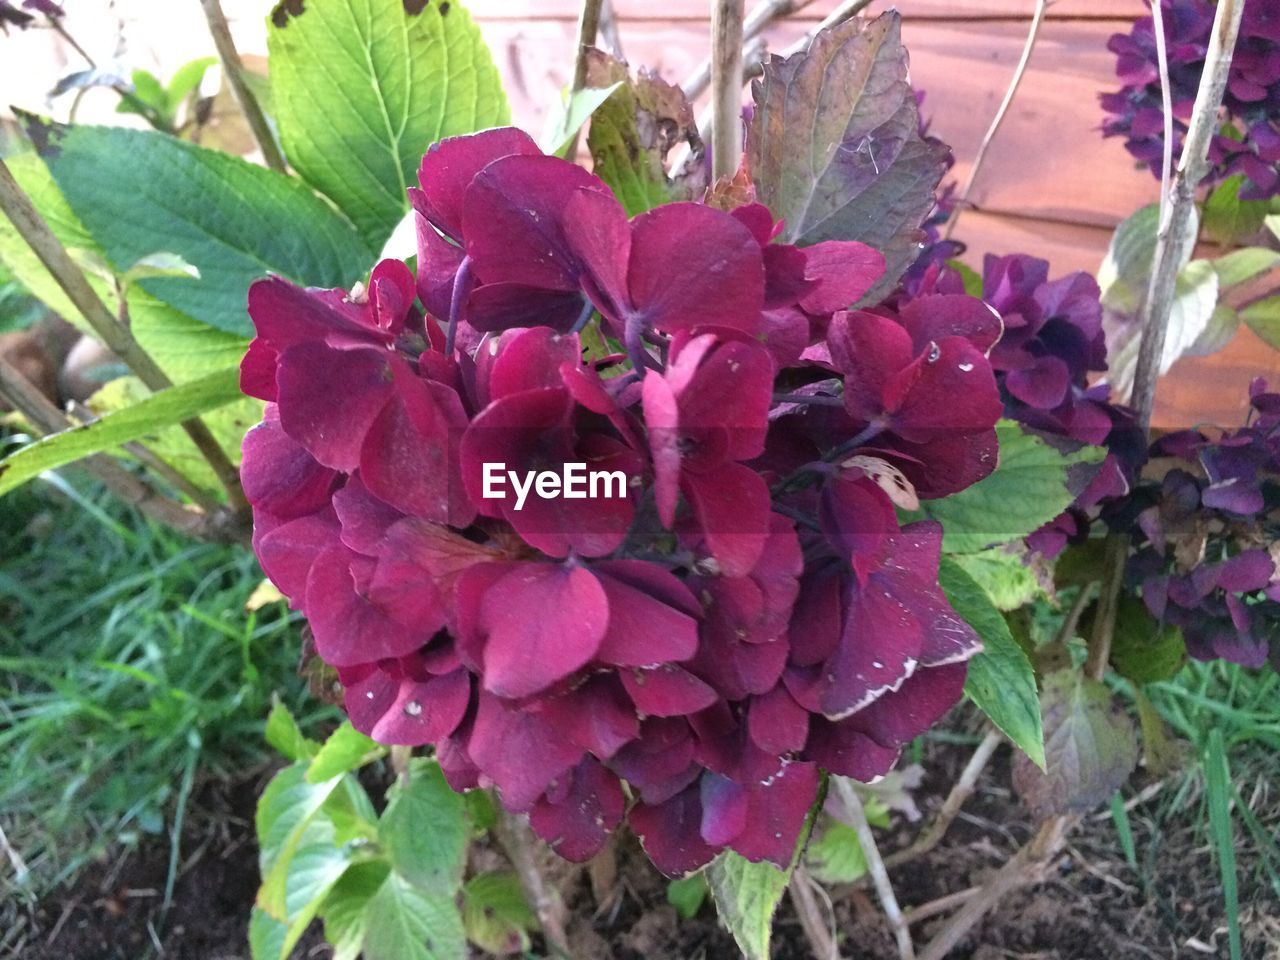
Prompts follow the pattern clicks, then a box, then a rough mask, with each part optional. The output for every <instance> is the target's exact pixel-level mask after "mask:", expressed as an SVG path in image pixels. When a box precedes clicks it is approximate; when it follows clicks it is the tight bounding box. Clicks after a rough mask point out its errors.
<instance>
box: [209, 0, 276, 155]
mask: <svg viewBox="0 0 1280 960" xmlns="http://www.w3.org/2000/svg"><path fill="white" fill-rule="evenodd" d="M200 6H202V7H204V17H205V19H206V20H207V21H208V22H209V33H210V34H212V36H213V45H214V46H215V47H217V48H218V58H219V59H220V60H221V61H222V72H223V73H224V74H225V75H226V78H227V83H228V84H230V85H231V93H232V94H233V95H234V96H235V98H236V103H238V104H239V105H240V112H241V113H243V114H244V118H245V119H246V120H247V121H249V131H250V132H251V133H252V134H253V139H254V140H256V141H257V143H258V149H259V150H261V151H262V159H263V161H264V162H265V163H266V165H267V166H268V167H270V168H271V169H272V170H275V171H277V172H278V173H284V172H286V165H285V162H284V154H282V153H281V152H280V146H279V144H277V143H276V137H275V134H274V133H272V132H271V124H269V123H268V122H267V116H266V114H265V113H263V112H262V105H261V104H260V103H258V98H257V97H255V96H254V95H253V91H252V90H250V89H249V85H248V84H247V83H246V82H245V79H244V61H242V60H241V59H240V53H239V51H237V50H236V43H235V40H233V39H232V38H231V28H230V27H229V26H228V25H227V18H226V15H225V14H223V12H222V5H221V3H220V2H219V0H200Z"/></svg>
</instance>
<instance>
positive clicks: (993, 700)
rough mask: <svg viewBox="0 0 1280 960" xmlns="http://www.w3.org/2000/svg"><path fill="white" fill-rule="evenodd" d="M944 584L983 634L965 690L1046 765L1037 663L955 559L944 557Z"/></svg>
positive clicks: (940, 580)
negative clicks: (1035, 664) (1032, 663)
mask: <svg viewBox="0 0 1280 960" xmlns="http://www.w3.org/2000/svg"><path fill="white" fill-rule="evenodd" d="M938 583H939V584H940V585H941V586H942V591H943V593H945V594H946V595H947V599H948V600H949V601H951V606H952V607H954V608H955V611H956V613H958V614H960V616H961V617H963V618H964V620H965V622H966V623H968V624H969V626H971V627H973V629H974V630H976V631H977V632H978V636H979V637H981V638H982V652H981V653H979V654H977V655H976V656H974V657H973V658H972V659H971V660H970V661H969V675H968V677H967V678H966V679H965V684H964V690H965V693H967V694H968V695H969V699H970V700H972V701H973V702H974V703H976V704H977V705H978V707H979V709H981V710H982V712H983V713H985V714H986V715H987V716H988V717H990V718H991V722H992V723H994V724H995V725H996V726H997V727H999V728H1000V729H1001V730H1003V731H1004V733H1005V735H1006V736H1007V737H1008V738H1009V739H1010V740H1012V741H1013V742H1014V743H1015V744H1017V745H1018V746H1019V747H1021V748H1022V750H1023V752H1025V753H1026V755H1027V756H1028V757H1030V758H1031V759H1032V761H1033V762H1034V763H1035V764H1036V766H1038V767H1041V768H1043V767H1044V764H1045V758H1044V732H1043V730H1042V729H1041V722H1040V696H1039V694H1038V692H1037V691H1036V673H1035V670H1034V669H1033V668H1032V666H1031V661H1030V660H1028V659H1027V655H1026V654H1025V653H1024V652H1023V650H1022V647H1020V646H1019V645H1018V641H1017V640H1015V639H1014V638H1013V634H1012V633H1011V632H1010V630H1009V624H1008V623H1007V622H1005V619H1004V616H1003V615H1002V614H1001V613H1000V611H999V610H998V609H997V608H996V605H995V604H994V603H993V602H992V601H991V598H990V597H989V596H988V595H987V593H986V592H985V591H984V590H983V589H982V587H981V586H979V584H978V582H977V581H976V580H974V579H973V577H971V576H969V574H968V573H966V572H965V570H964V569H963V568H962V567H961V566H960V565H959V564H957V563H956V562H955V561H954V560H952V559H951V558H950V557H943V558H942V565H941V567H940V568H939V570H938Z"/></svg>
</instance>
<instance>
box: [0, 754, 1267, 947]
mask: <svg viewBox="0 0 1280 960" xmlns="http://www.w3.org/2000/svg"><path fill="white" fill-rule="evenodd" d="M965 759H966V753H965V751H964V750H963V749H961V748H957V747H949V746H938V747H936V748H934V749H932V750H931V755H930V756H928V757H927V758H926V760H925V768H926V769H927V770H930V771H931V773H930V775H929V777H928V778H927V779H926V780H925V783H924V784H923V785H922V787H921V788H920V790H919V791H918V792H917V796H916V800H917V803H918V804H919V805H920V807H921V809H922V810H923V811H924V813H925V816H926V820H927V818H928V817H929V816H930V814H931V813H932V811H933V810H935V809H936V808H937V807H938V806H939V805H940V804H941V798H942V796H943V795H944V794H945V791H946V789H947V786H948V784H949V783H950V782H951V778H952V777H953V776H954V774H955V773H956V772H957V771H958V769H959V768H960V766H961V765H962V764H963V763H964V761H965ZM1008 784H1009V771H1008V763H1007V759H1006V758H1005V757H1004V756H1003V755H997V762H995V763H994V764H993V765H992V767H991V768H990V769H989V770H988V771H987V773H986V774H985V775H984V776H983V778H982V780H981V781H980V783H979V788H978V791H977V793H976V794H975V795H974V796H973V797H972V798H971V799H970V801H969V802H968V804H966V806H965V810H964V813H963V814H962V816H961V818H960V819H958V820H957V821H956V823H955V824H954V825H953V826H952V829H951V832H950V833H949V834H948V836H947V838H946V839H945V840H944V841H943V843H942V845H941V846H939V847H938V848H937V849H935V850H934V851H932V852H931V853H930V854H928V855H926V856H924V857H921V858H919V859H917V860H915V861H912V862H909V863H906V864H904V865H903V866H902V867H900V868H898V869H897V870H895V871H894V872H893V874H892V877H893V880H894V883H895V888H896V890H897V893H898V896H899V898H900V900H901V901H902V903H903V906H904V908H909V907H910V906H913V905H919V904H923V903H926V902H929V901H931V900H933V899H935V898H937V897H941V896H944V895H947V894H951V893H955V892H957V891H961V890H964V889H966V888H968V887H971V886H974V885H976V884H980V883H982V882H983V880H984V879H985V878H986V877H987V876H989V875H990V874H991V873H992V872H993V871H994V870H995V869H996V868H997V867H998V866H999V865H1000V864H1001V863H1002V862H1003V861H1004V859H1005V858H1006V856H1007V855H1008V853H1009V852H1010V851H1012V850H1013V849H1015V848H1016V847H1017V846H1018V845H1020V844H1021V843H1022V842H1023V841H1024V840H1025V839H1026V838H1027V837H1028V836H1029V835H1030V833H1031V829H1032V825H1031V823H1030V822H1029V818H1028V816H1027V814H1026V813H1025V811H1023V810H1022V808H1021V807H1020V805H1019V804H1018V801H1017V800H1016V798H1014V797H1013V796H1012V795H1011V793H1010V791H1009V788H1008ZM260 787H261V781H260V780H257V779H255V780H254V781H250V782H246V783H244V784H240V785H238V786H236V787H231V788H228V787H226V786H225V785H221V786H214V787H212V788H207V789H206V790H205V791H204V794H203V797H202V805H203V806H204V807H205V808H207V809H206V811H205V815H204V816H202V817H198V818H196V819H197V820H201V821H203V823H204V827H203V828H202V829H199V830H198V832H193V833H192V834H191V835H190V836H189V837H188V838H187V840H186V843H185V844H184V847H183V850H182V855H183V861H182V862H183V867H182V869H181V872H180V875H179V877H178V880H177V882H176V884H175V887H174V893H173V902H172V905H171V907H170V908H169V910H168V911H165V910H163V909H162V903H163V891H164V884H165V877H166V875H167V870H168V856H169V851H168V847H167V845H156V846H154V847H149V848H144V849H142V850H140V851H138V852H137V853H135V854H132V855H130V856H128V857H126V858H123V859H119V860H117V861H115V862H114V863H112V864H111V865H110V866H109V868H104V869H102V870H101V871H98V872H97V873H96V875H95V874H94V873H93V872H92V871H91V872H90V873H88V874H86V875H84V876H82V878H81V879H80V880H79V882H78V883H77V884H76V885H75V886H73V887H72V888H70V889H68V890H65V891H62V892H60V893H59V894H58V895H56V896H51V897H49V898H47V899H46V900H45V901H43V902H41V903H39V904H36V905H34V906H27V907H19V906H16V905H14V904H12V903H11V904H10V905H9V907H8V909H7V910H6V911H5V913H7V914H8V916H6V917H5V918H4V922H5V923H6V924H9V923H12V924H16V925H18V926H19V927H20V929H19V931H18V936H16V937H14V936H10V938H9V942H11V943H15V944H17V943H20V944H22V945H21V946H19V947H16V952H12V951H13V950H14V949H15V948H14V947H11V948H9V949H10V951H11V953H10V955H11V956H13V957H14V958H20V960H148V958H163V960H247V958H248V947H247V944H246V933H245V930H246V924H247V920H248V914H249V908H250V906H251V904H252V902H253V897H254V893H255V891H256V887H257V879H258V878H257V864H256V850H255V848H254V845H253V835H252V811H253V804H254V798H255V797H256V795H257V791H258V790H259V789H260ZM1160 802H1161V794H1160V791H1156V792H1154V793H1152V794H1151V796H1150V797H1149V798H1148V799H1147V800H1146V801H1145V803H1142V804H1138V805H1135V806H1134V808H1133V809H1132V810H1131V812H1130V817H1131V822H1132V825H1133V831H1134V838H1135V845H1136V849H1137V850H1138V852H1139V857H1140V858H1147V862H1148V868H1147V869H1148V875H1149V877H1150V883H1149V884H1148V885H1147V887H1146V889H1144V888H1143V885H1142V880H1141V878H1140V877H1139V875H1138V874H1137V873H1136V872H1135V871H1134V870H1132V869H1131V868H1130V867H1129V865H1128V864H1127V863H1126V862H1125V859H1124V857H1123V855H1122V854H1121V852H1120V849H1119V846H1118V844H1117V842H1116V833H1115V828H1114V826H1113V824H1112V821H1111V819H1110V817H1109V815H1108V816H1104V817H1091V818H1087V819H1086V820H1085V821H1084V823H1082V824H1081V825H1080V826H1079V827H1077V828H1076V830H1075V831H1074V832H1073V833H1072V834H1071V836H1070V838H1069V841H1068V844H1067V847H1066V849H1065V850H1064V852H1063V853H1062V854H1061V856H1060V857H1059V859H1058V860H1057V861H1056V862H1055V864H1054V866H1053V868H1052V870H1051V872H1050V876H1049V877H1048V879H1047V880H1046V881H1045V882H1044V883H1043V884H1041V885H1039V886H1037V887H1034V888H1029V889H1023V890H1020V891H1017V892H1015V893H1013V894H1011V895H1010V896H1009V897H1007V898H1006V899H1005V901H1004V902H1003V903H1002V904H1001V905H1000V907H999V908H998V909H997V910H996V911H995V912H993V913H991V914H990V915H989V916H988V917H987V918H986V919H985V920H984V921H983V922H982V923H981V924H980V925H979V926H978V927H977V928H976V929H975V930H974V932H973V933H971V934H970V935H969V937H967V938H966V939H965V940H964V941H963V942H962V944H961V945H960V947H959V948H957V950H956V951H955V952H954V953H953V954H952V956H954V957H956V958H957V960H1129V958H1134V960H1141V958H1159V960H1167V958H1203V957H1226V956H1228V952H1227V935H1226V925H1225V922H1224V919H1223V906H1222V891H1221V887H1220V885H1219V882H1218V875H1217V867H1216V865H1215V864H1214V863H1213V860H1212V855H1211V853H1210V851H1209V849H1208V847H1207V846H1206V845H1205V844H1204V842H1203V840H1202V836H1203V834H1202V832H1199V831H1198V830H1197V829H1196V827H1195V822H1194V820H1193V819H1192V817H1191V816H1190V815H1188V816H1183V817H1178V816H1176V815H1175V816H1174V817H1173V818H1172V819H1169V820H1166V821H1165V822H1164V824H1163V825H1162V826H1161V827H1160V828H1159V832H1158V836H1159V838H1160V842H1159V843H1158V844H1157V845H1155V846H1154V848H1153V844H1152V838H1153V836H1157V834H1156V833H1155V832H1154V830H1155V824H1154V822H1153V820H1152V818H1151V817H1150V816H1149V815H1148V808H1151V809H1154V808H1155V807H1156V806H1157V805H1158V804H1159V803H1160ZM1193 806H1194V804H1193V803H1192V802H1191V801H1188V803H1187V808H1188V812H1189V811H1190V810H1191V809H1192V808H1193ZM1255 814H1257V815H1258V816H1259V819H1260V820H1261V821H1262V823H1263V824H1264V825H1266V826H1267V827H1268V829H1271V830H1273V831H1274V830H1276V829H1277V824H1280V796H1276V795H1272V796H1270V797H1269V798H1267V802H1266V804H1265V805H1264V806H1263V807H1262V808H1261V809H1256V810H1255ZM918 829H919V825H918V824H917V825H908V824H905V823H903V824H898V825H896V826H895V829H894V830H893V831H891V832H890V836H889V837H887V838H886V839H885V840H884V842H883V844H882V848H883V849H885V850H892V849H895V848H897V847H898V846H899V845H905V844H906V843H908V842H909V841H910V839H911V838H912V836H914V834H915V832H916V831H917V830H918ZM1237 839H1238V841H1240V842H1239V845H1238V857H1239V861H1240V863H1239V868H1240V877H1241V881H1242V885H1241V891H1240V894H1241V923H1242V927H1243V930H1244V936H1245V947H1246V949H1245V955H1246V956H1247V957H1249V958H1251V960H1274V958H1277V957H1280V903H1277V902H1276V900H1275V898H1274V897H1273V896H1272V891H1271V890H1270V889H1269V888H1267V887H1265V886H1263V885H1262V884H1260V883H1258V882H1257V881H1256V880H1254V879H1251V878H1252V877H1253V876H1254V874H1255V868H1256V856H1257V854H1256V851H1255V850H1254V849H1253V848H1252V846H1251V845H1250V844H1249V843H1247V842H1246V841H1245V839H1244V838H1243V837H1242V836H1241V832H1240V831H1238V833H1237ZM1153 849H1154V853H1152V850H1153ZM494 856H496V854H494ZM549 866H552V867H553V868H554V865H553V864H549ZM555 874H556V875H557V876H558V877H559V879H560V881H561V889H562V891H563V893H564V896H565V899H566V901H567V903H568V906H569V909H570V921H569V936H570V940H571V942H572V945H573V947H574V953H575V954H576V955H577V956H579V957H582V958H589V960H732V958H735V957H737V956H738V954H737V951H736V949H735V947H734V944H733V941H732V940H731V939H730V938H729V936H728V935H727V934H726V933H725V932H724V930H723V929H721V928H720V927H719V925H718V924H717V922H716V918H715V912H714V909H713V908H711V907H710V905H706V906H704V907H703V909H702V911H701V913H700V914H699V915H698V916H696V917H695V918H693V919H692V920H687V921H678V919H677V916H676V913H675V911H674V909H673V908H672V907H670V906H669V905H668V904H667V903H666V899H665V884H664V883H663V881H662V879H661V878H660V877H659V876H658V875H657V874H656V873H655V872H654V871H653V870H652V868H650V867H649V866H648V865H647V864H646V862H645V861H644V859H643V856H642V855H641V854H640V852H639V849H638V846H637V845H636V844H635V841H634V840H633V839H630V838H626V839H624V840H622V842H620V844H619V846H618V872H617V879H616V880H615V881H614V886H613V895H612V896H610V897H607V898H606V899H605V902H604V904H603V906H600V905H598V904H597V902H596V899H595V897H594V896H593V894H592V891H591V885H590V882H589V877H588V874H587V871H585V870H582V869H572V870H566V869H564V868H563V867H560V868H558V869H555ZM833 900H834V909H835V923H836V927H837V929H838V931H839V936H840V946H841V956H842V957H844V958H852V960H864V958H865V960H897V957H898V953H897V950H896V947H895V945H894V941H893V938H892V936H891V935H890V932H889V930H888V927H887V926H886V924H885V923H884V922H883V920H882V918H881V914H880V911H879V907H878V905H877V904H876V902H875V900H874V895H873V894H871V893H870V892H869V891H865V890H862V889H853V890H844V891H833ZM944 920H945V917H944V916H938V917H934V918H929V919H924V920H922V921H921V922H919V923H917V924H915V925H914V926H913V934H914V936H915V940H916V942H917V944H923V943H925V942H927V941H928V939H929V938H930V937H931V936H932V934H933V933H935V932H936V930H937V928H938V927H939V926H940V925H941V923H943V922H944ZM12 932H13V931H12V930H11V931H10V934H12ZM0 954H3V951H0ZM327 956H329V950H328V948H327V947H326V946H325V945H324V941H323V938H322V937H320V936H319V934H318V931H316V930H312V931H310V932H309V933H308V935H307V937H306V938H305V939H304V941H303V943H302V944H301V945H300V946H299V948H298V950H297V952H296V953H295V957H307V958H324V957H327ZM773 956H774V958H775V960H802V958H805V960H807V958H809V957H811V956H812V953H811V950H810V948H809V945H808V942H807V941H806V939H805V938H804V936H803V934H802V932H801V929H800V925H799V922H798V920H797V918H796V916H795V914H794V912H793V910H792V908H791V905H790V902H789V901H786V902H784V904H783V907H782V910H781V912H780V914H779V917H778V920H777V923H776V925H775V936H774V951H773ZM6 960H7V958H6Z"/></svg>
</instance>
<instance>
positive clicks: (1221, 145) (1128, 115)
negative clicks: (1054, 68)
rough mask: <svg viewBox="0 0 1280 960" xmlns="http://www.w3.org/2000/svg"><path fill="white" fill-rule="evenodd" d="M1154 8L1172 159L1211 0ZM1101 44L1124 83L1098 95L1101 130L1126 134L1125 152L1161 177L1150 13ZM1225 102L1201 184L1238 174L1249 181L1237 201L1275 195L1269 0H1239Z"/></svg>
mask: <svg viewBox="0 0 1280 960" xmlns="http://www.w3.org/2000/svg"><path fill="white" fill-rule="evenodd" d="M1160 7H1161V13H1162V21H1163V23H1164V34H1165V47H1166V51H1167V54H1168V61H1169V87H1170V92H1171V99H1172V103H1173V131H1174V145H1173V156H1174V160H1175V162H1176V160H1177V157H1178V155H1179V154H1180V152H1181V150H1182V138H1183V137H1184V136H1185V135H1186V131H1187V121H1188V120H1189V119H1190V116H1191V107H1192V104H1193V103H1194V102H1195V97H1196V89H1197V87H1198V86H1199V83H1200V75H1201V73H1202V72H1203V71H1204V60H1205V52H1206V50H1207V49H1208V43H1209V37H1210V35H1211V31H1212V29H1213V16H1214V11H1215V5H1214V4H1213V3H1212V2H1211V0H1161V4H1160ZM1107 47H1108V49H1110V50H1111V51H1112V52H1113V53H1114V54H1115V55H1116V76H1117V77H1119V79H1120V81H1121V83H1122V84H1123V87H1122V88H1121V89H1120V90H1118V91H1116V92H1114V93H1106V94H1103V95H1102V108H1103V110H1105V111H1106V112H1107V113H1108V114H1110V116H1109V117H1108V119H1107V120H1106V121H1105V122H1104V123H1103V125H1102V130H1103V135H1104V136H1108V137H1112V136H1119V137H1124V138H1125V147H1126V148H1127V149H1128V151H1129V152H1130V153H1131V154H1133V156H1134V157H1135V158H1136V159H1137V160H1138V161H1139V162H1141V163H1143V164H1145V165H1146V166H1147V167H1148V168H1149V169H1150V170H1151V172H1152V173H1154V174H1155V175H1156V176H1157V177H1159V176H1160V173H1161V166H1162V162H1163V160H1162V158H1163V150H1164V110H1163V107H1162V99H1161V93H1160V72H1159V66H1158V63H1157V55H1156V36H1155V25H1154V20H1153V18H1151V17H1146V18H1144V19H1141V20H1138V21H1136V22H1135V23H1134V25H1133V29H1132V30H1131V31H1130V32H1129V33H1117V34H1115V35H1114V36H1112V37H1111V39H1110V41H1108V43H1107ZM1223 106H1224V107H1225V108H1226V119H1227V125H1226V130H1224V132H1222V133H1219V134H1218V135H1217V136H1215V137H1214V138H1213V141H1212V144H1211V146H1210V150H1209V159H1210V161H1211V162H1212V163H1213V169H1212V172H1211V173H1210V175H1209V176H1208V178H1206V182H1208V183H1212V182H1216V181H1218V180H1221V179H1223V178H1225V177H1230V176H1233V175H1236V174H1242V175H1243V176H1244V177H1245V179H1246V181H1247V182H1246V183H1245V185H1244V187H1243V188H1242V190H1241V191H1240V197H1241V198H1242V199H1245V200H1265V199H1267V198H1269V197H1273V196H1276V195H1277V194H1280V8H1277V6H1276V5H1275V4H1274V3H1269V2H1266V0H1262V2H1257V0H1253V2H1250V3H1246V4H1245V8H1244V14H1243V20H1242V21H1241V24H1240V34H1239V38H1238V39H1237V41H1236V47H1235V52H1234V55H1233V56H1232V60H1231V72H1230V75H1229V78H1228V82H1227V90H1226V94H1225V97H1224V99H1223Z"/></svg>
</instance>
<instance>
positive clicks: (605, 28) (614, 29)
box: [599, 0, 626, 60]
mask: <svg viewBox="0 0 1280 960" xmlns="http://www.w3.org/2000/svg"><path fill="white" fill-rule="evenodd" d="M599 35H600V42H601V43H603V44H604V47H605V49H606V50H608V51H609V55H610V56H611V57H613V58H614V59H616V60H625V59H626V57H624V56H623V52H622V34H621V33H619V31H618V18H617V16H616V15H615V14H614V12H613V0H604V3H602V4H601V5H600V29H599Z"/></svg>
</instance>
